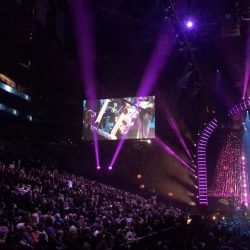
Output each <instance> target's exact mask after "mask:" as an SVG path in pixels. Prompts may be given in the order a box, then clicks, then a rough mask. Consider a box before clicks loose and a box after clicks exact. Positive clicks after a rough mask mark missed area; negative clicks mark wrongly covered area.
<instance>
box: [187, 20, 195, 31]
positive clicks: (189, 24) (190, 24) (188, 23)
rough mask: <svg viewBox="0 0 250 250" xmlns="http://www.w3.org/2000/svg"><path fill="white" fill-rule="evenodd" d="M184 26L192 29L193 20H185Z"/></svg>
mask: <svg viewBox="0 0 250 250" xmlns="http://www.w3.org/2000/svg"><path fill="white" fill-rule="evenodd" d="M186 27H187V28H188V29H192V28H193V27H194V22H193V21H191V20H188V21H186Z"/></svg>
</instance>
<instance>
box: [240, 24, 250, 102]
mask: <svg viewBox="0 0 250 250" xmlns="http://www.w3.org/2000/svg"><path fill="white" fill-rule="evenodd" d="M249 74H250V26H249V24H248V27H247V42H246V64H245V74H244V82H243V93H242V99H244V98H245V97H246V92H247V85H248V81H249Z"/></svg>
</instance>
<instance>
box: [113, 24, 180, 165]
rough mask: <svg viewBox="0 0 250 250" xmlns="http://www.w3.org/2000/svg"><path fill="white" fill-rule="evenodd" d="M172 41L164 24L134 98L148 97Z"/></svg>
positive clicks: (115, 157)
mask: <svg viewBox="0 0 250 250" xmlns="http://www.w3.org/2000/svg"><path fill="white" fill-rule="evenodd" d="M173 41H175V37H174V33H173V32H171V29H170V27H169V25H166V23H164V24H163V27H162V29H161V32H160V35H159V38H158V40H157V43H156V45H155V48H154V50H153V52H152V55H151V58H150V60H149V63H148V65H147V68H146V70H145V73H144V76H143V78H142V81H141V84H140V87H139V88H138V91H137V95H136V96H148V95H149V93H150V92H151V91H152V89H153V88H154V86H155V84H156V82H157V80H158V78H159V76H160V74H161V72H162V70H163V69H164V67H165V64H166V61H167V59H168V58H169V57H170V53H171V51H172V48H173V47H174V44H175V42H173ZM123 144H124V139H122V140H121V141H120V142H119V144H118V146H117V148H116V151H115V154H114V156H113V158H112V161H111V164H110V166H111V167H113V165H114V164H115V162H116V159H117V157H118V155H119V153H120V151H121V149H122V147H123Z"/></svg>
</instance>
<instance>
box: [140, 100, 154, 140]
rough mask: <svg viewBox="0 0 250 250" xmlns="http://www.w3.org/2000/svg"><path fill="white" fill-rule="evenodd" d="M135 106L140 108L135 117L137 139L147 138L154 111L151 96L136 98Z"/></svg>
mask: <svg viewBox="0 0 250 250" xmlns="http://www.w3.org/2000/svg"><path fill="white" fill-rule="evenodd" d="M137 106H138V108H139V109H140V111H139V116H138V119H137V139H147V138H149V127H150V121H151V119H152V117H153V111H154V100H153V97H151V96H149V97H139V98H137Z"/></svg>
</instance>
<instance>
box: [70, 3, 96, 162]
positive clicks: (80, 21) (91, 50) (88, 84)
mask: <svg viewBox="0 0 250 250" xmlns="http://www.w3.org/2000/svg"><path fill="white" fill-rule="evenodd" d="M89 5H90V1H88V0H75V1H74V2H72V9H71V11H72V13H71V14H72V17H73V21H74V29H75V36H76V41H77V48H78V54H79V60H80V67H81V77H82V80H83V82H84V89H85V92H86V93H85V94H86V97H87V99H88V100H96V81H95V70H94V69H95V47H94V37H93V32H92V29H93V23H92V18H91V11H90V6H89ZM93 142H94V148H95V158H96V166H100V160H99V147H98V139H97V132H96V131H94V132H93Z"/></svg>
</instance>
